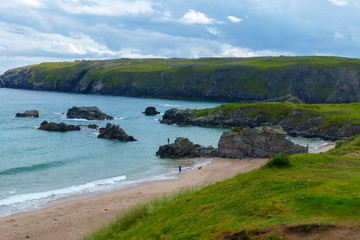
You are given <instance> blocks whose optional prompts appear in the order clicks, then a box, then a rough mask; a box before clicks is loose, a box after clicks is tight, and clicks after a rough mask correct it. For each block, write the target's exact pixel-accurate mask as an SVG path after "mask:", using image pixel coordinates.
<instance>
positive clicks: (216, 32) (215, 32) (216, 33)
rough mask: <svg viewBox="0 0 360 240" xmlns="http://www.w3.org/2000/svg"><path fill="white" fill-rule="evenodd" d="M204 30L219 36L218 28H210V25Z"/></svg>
mask: <svg viewBox="0 0 360 240" xmlns="http://www.w3.org/2000/svg"><path fill="white" fill-rule="evenodd" d="M206 30H207V31H208V32H209V33H211V34H212V35H214V36H219V35H220V32H219V30H217V29H215V28H211V27H208V28H206Z"/></svg>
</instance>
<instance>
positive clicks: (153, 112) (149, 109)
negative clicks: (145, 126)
mask: <svg viewBox="0 0 360 240" xmlns="http://www.w3.org/2000/svg"><path fill="white" fill-rule="evenodd" d="M143 113H145V115H147V116H151V115H157V114H160V112H158V111H156V108H155V107H147V108H146V109H145V112H143Z"/></svg>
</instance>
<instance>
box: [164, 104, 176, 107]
mask: <svg viewBox="0 0 360 240" xmlns="http://www.w3.org/2000/svg"><path fill="white" fill-rule="evenodd" d="M160 106H162V107H181V105H177V104H160Z"/></svg>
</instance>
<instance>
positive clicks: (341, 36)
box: [334, 32, 344, 40]
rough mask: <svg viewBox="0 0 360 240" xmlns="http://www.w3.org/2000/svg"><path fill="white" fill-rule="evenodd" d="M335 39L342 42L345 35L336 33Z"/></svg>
mask: <svg viewBox="0 0 360 240" xmlns="http://www.w3.org/2000/svg"><path fill="white" fill-rule="evenodd" d="M334 39H335V40H341V39H344V35H343V34H342V33H340V32H335V33H334Z"/></svg>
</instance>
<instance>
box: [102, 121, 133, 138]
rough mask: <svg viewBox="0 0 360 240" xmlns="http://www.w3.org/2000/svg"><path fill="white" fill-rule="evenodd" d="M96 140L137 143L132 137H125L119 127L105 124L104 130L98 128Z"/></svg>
mask: <svg viewBox="0 0 360 240" xmlns="http://www.w3.org/2000/svg"><path fill="white" fill-rule="evenodd" d="M98 138H106V139H118V140H120V141H123V142H127V141H137V140H136V139H135V138H134V137H133V136H129V135H127V134H126V133H125V131H124V130H123V129H122V128H120V127H119V125H115V124H114V125H112V124H111V123H107V124H106V127H105V128H100V134H99V136H98Z"/></svg>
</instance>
